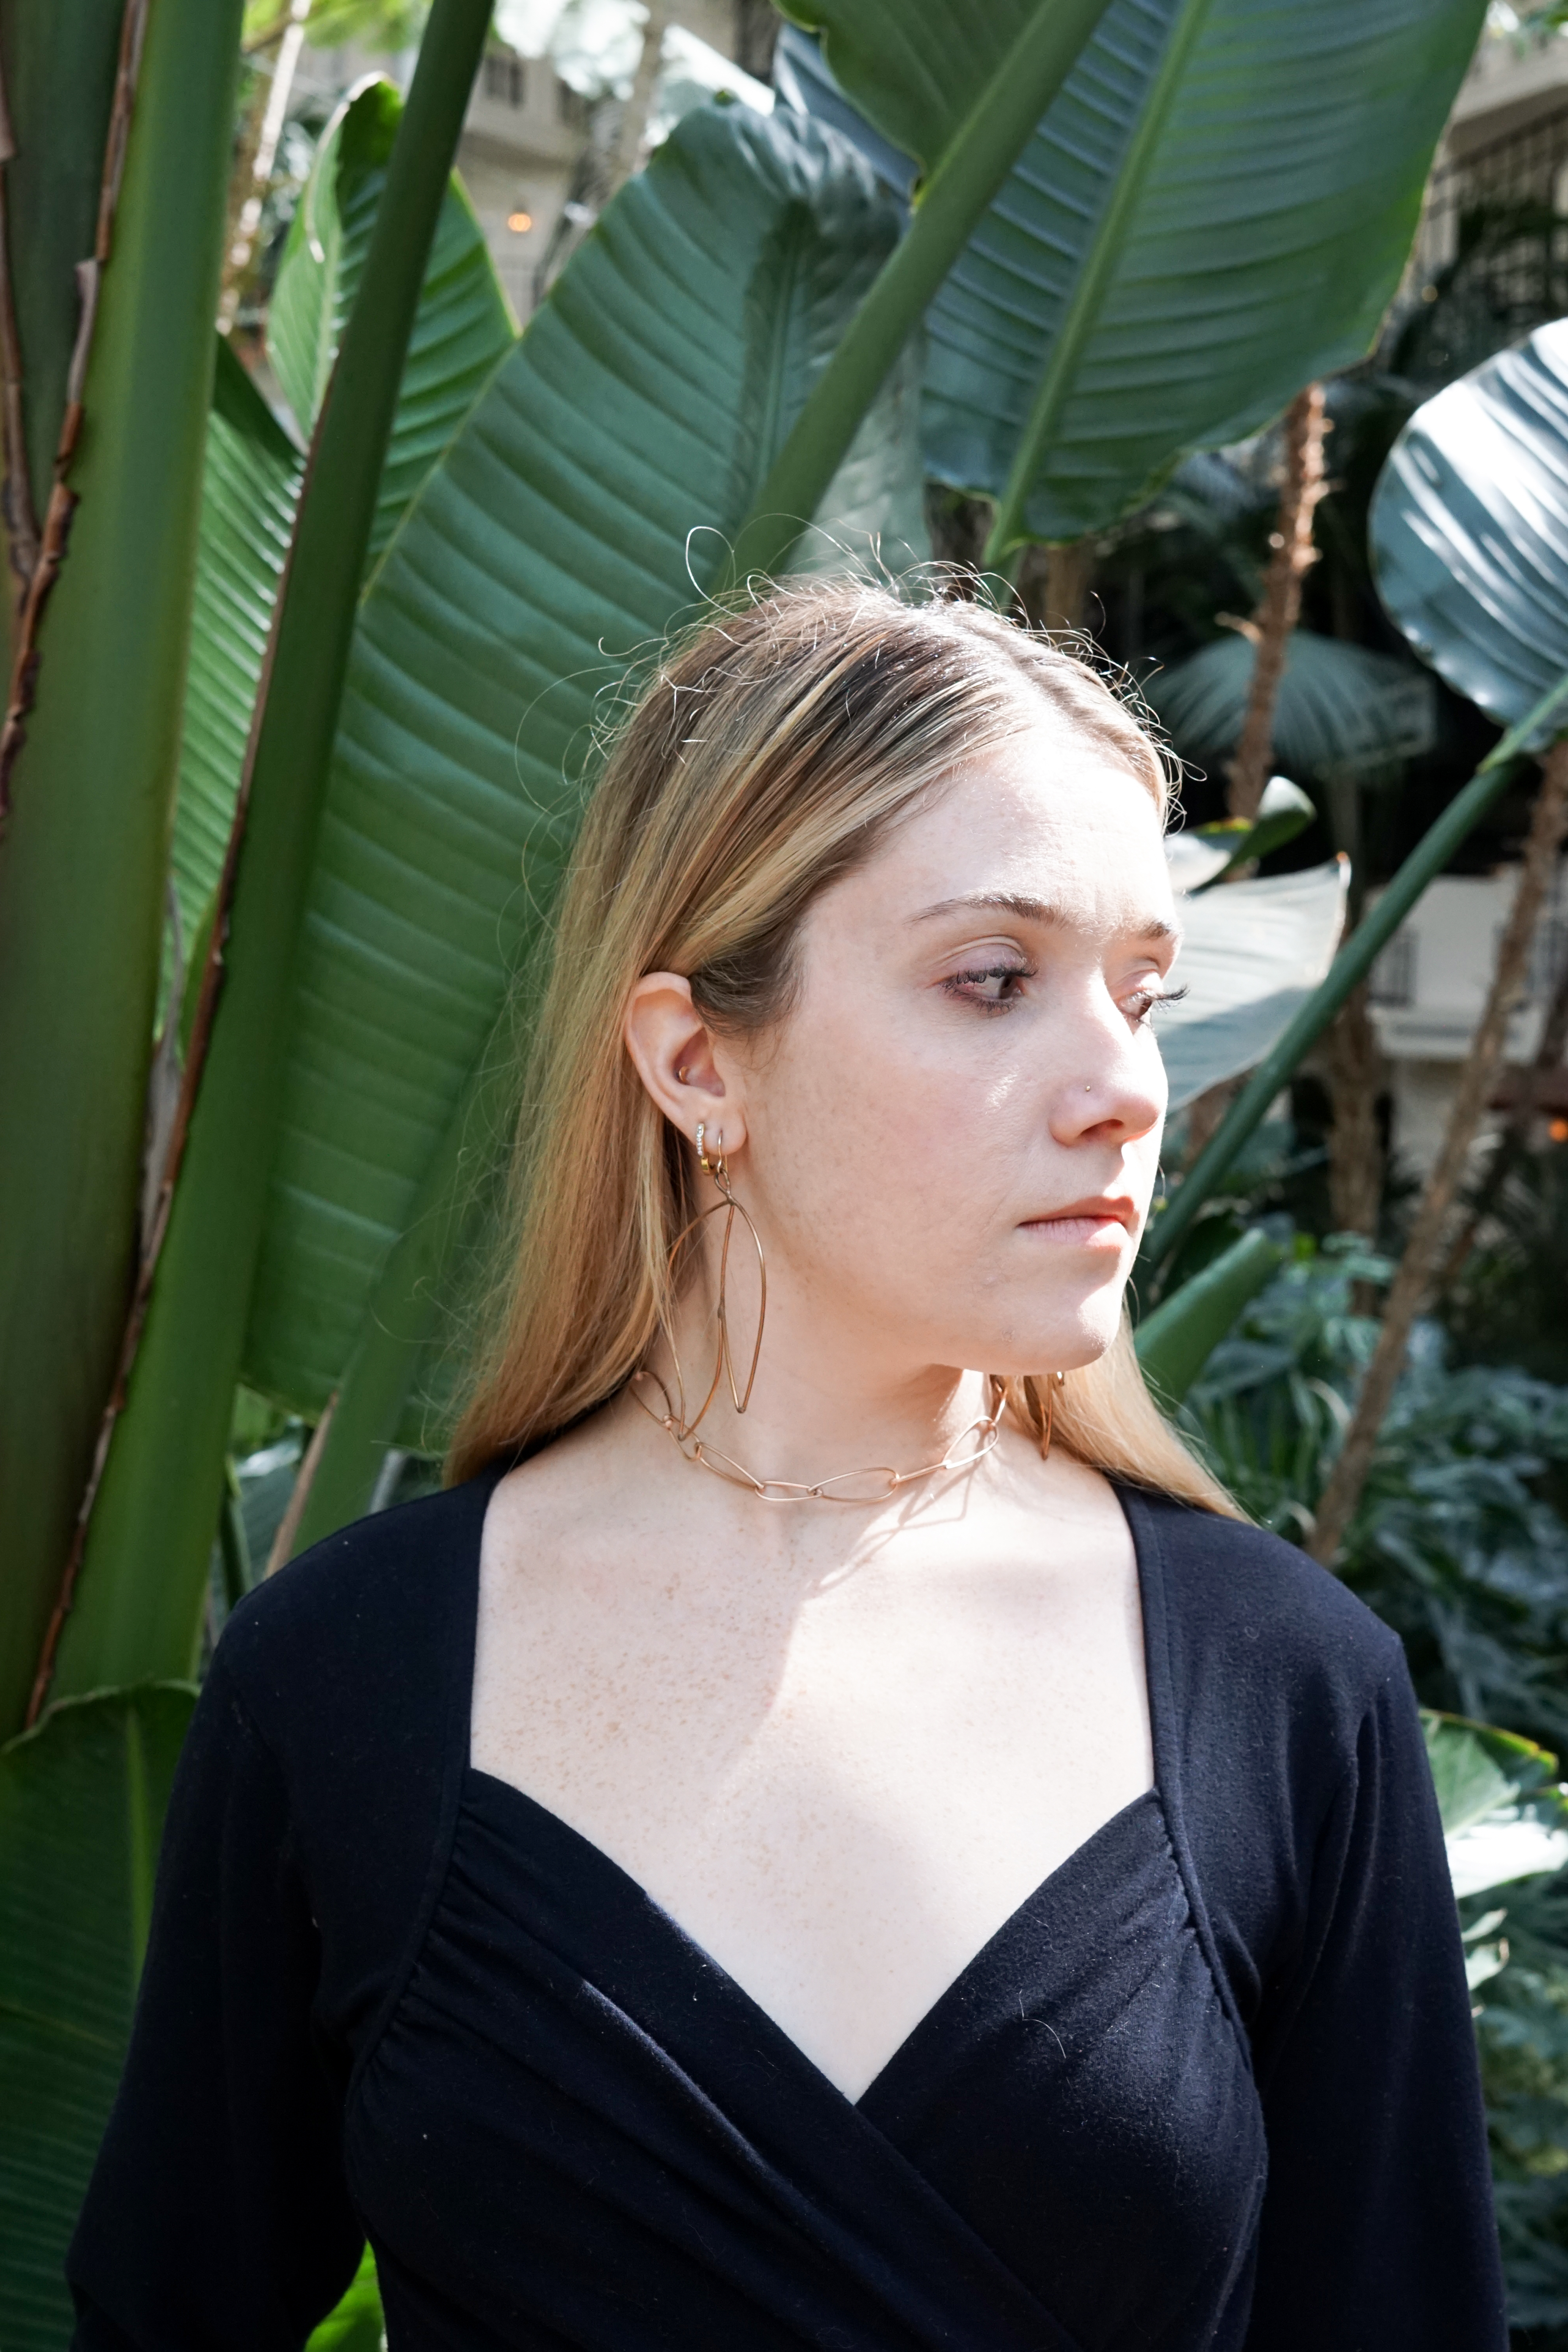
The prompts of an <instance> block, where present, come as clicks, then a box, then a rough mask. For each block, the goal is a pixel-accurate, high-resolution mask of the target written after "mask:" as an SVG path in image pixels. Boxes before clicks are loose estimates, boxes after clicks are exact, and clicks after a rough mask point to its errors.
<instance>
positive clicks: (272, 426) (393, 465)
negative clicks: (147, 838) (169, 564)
mask: <svg viewBox="0 0 1568 2352" xmlns="http://www.w3.org/2000/svg"><path fill="white" fill-rule="evenodd" d="M401 120H402V100H401V99H400V98H399V96H398V94H397V92H396V90H395V89H393V88H392V84H391V83H390V82H387V81H383V80H381V79H374V80H371V82H369V83H368V84H367V85H366V86H365V87H364V88H363V89H361V90H359V91H358V92H357V93H356V94H355V96H354V97H353V98H352V99H351V100H349V101H348V102H347V103H346V104H345V105H344V107H343V108H341V109H340V111H339V113H338V114H337V115H336V116H335V118H334V119H333V121H332V122H331V123H329V126H328V128H327V131H326V132H325V133H324V134H323V137H322V140H321V142H320V145H319V148H318V150H317V153H316V158H315V161H314V163H313V164H312V166H311V170H310V176H309V178H308V181H307V182H306V185H305V189H304V192H303V194H302V195H301V197H300V201H299V206H298V211H297V212H296V214H295V216H294V223H293V226H292V228H291V230H290V233H289V236H288V240H287V245H286V247H285V249H284V257H283V261H282V264H281V266H280V268H279V270H278V277H277V288H276V289H275V291H274V295H273V301H272V308H271V311H270V313H269V318H268V348H269V351H270V352H271V356H272V358H273V361H274V362H275V364H276V366H277V374H278V380H279V382H280V383H281V384H282V386H283V389H284V392H285V394H286V395H287V400H288V403H289V405H290V406H291V408H292V409H293V411H294V414H295V415H296V416H297V417H298V420H299V424H300V425H301V428H302V429H303V430H304V431H305V432H307V433H308V432H309V431H310V430H311V429H312V428H313V426H314V425H315V423H316V419H317V415H318V414H319V409H320V404H321V398H322V394H324V392H325V390H326V387H327V383H328V379H329V376H330V374H331V372H332V363H333V362H334V361H335V359H336V358H337V355H338V346H339V344H340V341H341V340H342V332H343V326H344V322H345V320H346V319H347V317H348V313H349V310H350V304H351V302H352V299H353V296H354V293H355V290H356V289H357V288H358V286H359V282H360V278H361V273H362V271H363V268H364V261H365V255H366V252H367V250H368V249H369V245H370V237H371V229H372V227H373V226H374V222H375V214H376V207H377V206H378V205H379V204H380V202H381V198H382V189H383V188H384V186H385V184H386V169H387V162H388V158H389V156H390V155H391V152H392V141H393V139H394V137H395V136H396V133H397V126H398V123H399V121H401ZM516 340H517V330H516V327H515V326H514V324H513V321H512V317H511V312H510V310H508V308H507V299H506V296H505V295H504V294H503V292H502V290H501V286H500V281H499V279H498V278H497V276H496V270H495V265H494V263H493V262H492V261H491V258H490V252H489V247H487V245H486V242H485V236H484V232H483V230H482V229H481V228H480V226H479V224H478V222H477V221H476V218H475V216H474V209H473V206H472V205H470V203H469V201H468V198H467V195H466V194H465V191H464V188H463V185H462V183H461V182H460V181H459V180H458V178H457V176H456V174H455V173H454V175H453V178H452V183H451V185H450V187H449V189H448V191H447V194H446V197H445V200H444V203H443V205H442V209H441V218H440V220H439V222H438V223H437V226H436V232H435V237H434V243H433V244H432V247H431V253H430V259H429V262H428V264H427V265H426V268H425V273H424V282H423V287H422V288H421V290H420V298H419V309H418V311H417V313H416V315H415V318H414V324H413V334H412V336H411V337H410V339H409V348H408V357H407V360H406V361H405V362H404V364H403V371H402V383H401V386H400V388H399V392H398V406H397V415H396V417H395V419H394V421H393V425H392V438H391V441H390V443H389V445H388V449H387V461H386V465H385V467H384V468H383V469H382V483H381V490H380V494H379V496H378V498H377V501H376V515H375V521H374V523H373V525H372V527H371V546H370V553H369V556H368V558H367V561H368V562H372V563H373V562H374V561H375V559H376V558H377V557H378V556H379V555H380V553H381V552H382V549H383V548H384V547H385V546H386V544H387V542H388V541H389V540H390V539H391V537H392V532H393V531H394V530H396V528H397V526H398V523H399V522H400V521H401V520H402V516H403V514H404V512H405V511H406V509H407V508H408V505H409V502H410V500H411V499H413V496H414V495H415V493H416V492H417V490H418V488H419V486H420V484H421V483H422V482H423V479H424V478H425V476H426V475H427V474H428V473H429V471H430V469H431V467H433V466H434V464H435V463H436V461H437V460H438V458H439V457H440V456H441V453H442V451H443V450H444V448H445V447H446V446H447V445H448V444H449V442H450V441H451V439H452V436H453V435H454V434H455V432H456V430H457V428H458V426H459V425H461V423H462V421H463V419H464V417H465V415H467V413H468V411H469V409H470V408H472V406H473V405H474V403H475V400H476V398H477V396H478V394H479V393H480V391H481V390H482V388H483V386H484V384H485V383H486V379H487V377H488V376H489V374H490V373H491V372H492V370H493V369H494V368H495V366H496V363H497V361H498V360H499V359H500V358H501V356H502V355H503V353H504V352H507V350H508V349H509V348H510V346H511V345H512V343H513V342H514V341H516ZM213 409H214V415H213V423H212V426H211V430H210V433H209V436H208V442H207V459H206V468H205V472H204V478H203V484H202V534H201V558H200V562H199V565H198V570H197V575H196V603H195V614H194V619H193V625H192V632H191V674H190V683H189V686H188V688H187V692H186V700H185V722H184V730H183V736H182V740H181V746H180V798H179V805H178V810H177V813H176V816H175V824H174V853H173V866H174V881H175V887H176V889H177V890H178V892H179V898H180V910H181V913H182V915H183V918H184V921H185V927H186V932H187V936H189V935H190V934H191V933H192V932H193V930H194V928H195V925H196V923H197V921H198V920H199V919H200V916H201V914H202V912H203V910H204V908H205V906H206V905H207V902H208V900H209V898H210V897H211V895H212V892H213V889H214V886H215V884H216V881H217V878H218V874H219V871H220V869H221V867H222V865H223V859H224V851H225V846H226V845H227V841H228V834H229V826H230V822H231V820H232V818H233V815H234V804H235V794H236V793H237V792H238V790H239V780H240V772H241V770H242V768H243V767H244V764H245V748H246V740H247V739H248V737H249V733H250V720H251V712H252V709H253V708H254V706H255V702H256V688H257V686H258V685H259V683H260V679H261V668H262V661H263V657H264V656H265V653H266V649H267V633H268V631H269V629H270V627H271V625H272V611H273V605H274V604H275V602H276V599H277V586H278V582H279V580H280V579H281V577H282V572H283V562H284V558H285V556H286V554H287V547H288V538H289V533H290V531H291V530H292V529H293V523H294V509H295V505H296V502H297V500H298V495H299V483H300V479H301V476H302V471H303V468H302V465H301V462H300V460H299V458H298V456H297V455H296V454H294V453H293V452H292V451H291V448H290V445H289V442H288V440H287V436H286V435H285V434H284V433H283V431H282V429H281V428H280V427H279V426H278V425H277V423H276V421H275V419H274V418H273V417H272V416H271V415H270V413H269V411H268V410H267V404H266V403H265V402H264V401H263V400H262V398H261V395H260V394H259V393H258V392H257V391H256V388H255V385H254V384H253V383H252V382H251V379H250V378H249V376H248V375H247V374H246V372H245V370H244V369H243V368H242V367H241V366H240V363H239V362H238V361H237V360H236V359H235V356H234V354H233V352H231V351H230V350H229V348H228V345H227V344H226V343H224V342H220V344H219V352H218V373H217V381H216V384H215V386H214V401H213Z"/></svg>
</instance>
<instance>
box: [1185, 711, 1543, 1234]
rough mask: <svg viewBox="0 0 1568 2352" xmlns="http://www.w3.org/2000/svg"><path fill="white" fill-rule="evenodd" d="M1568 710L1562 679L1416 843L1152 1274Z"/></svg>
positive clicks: (1211, 1167) (1202, 1183) (1266, 1071)
mask: <svg viewBox="0 0 1568 2352" xmlns="http://www.w3.org/2000/svg"><path fill="white" fill-rule="evenodd" d="M1564 704H1568V678H1563V679H1560V680H1559V682H1558V684H1557V685H1556V686H1554V687H1553V688H1552V690H1551V691H1550V693H1548V694H1545V695H1543V696H1542V698H1541V700H1540V701H1539V702H1538V703H1537V704H1536V706H1535V708H1534V709H1533V710H1531V711H1530V712H1529V713H1528V714H1527V716H1526V717H1525V718H1523V719H1521V720H1520V722H1519V724H1518V725H1517V726H1516V727H1511V728H1510V729H1509V730H1508V733H1507V734H1506V735H1505V736H1503V737H1502V739H1501V740H1500V742H1498V743H1497V744H1495V745H1494V746H1493V748H1492V750H1491V751H1490V752H1489V753H1488V755H1487V757H1486V758H1485V759H1484V760H1483V761H1481V764H1480V766H1479V768H1478V769H1477V770H1476V772H1475V774H1474V775H1473V776H1472V777H1471V778H1470V781H1469V783H1468V784H1467V785H1466V786H1465V788H1464V790H1463V791H1462V792H1461V793H1459V794H1458V797H1457V798H1456V799H1454V800H1453V801H1451V802H1450V803H1449V804H1448V807H1447V808H1446V809H1445V810H1444V812H1443V814H1442V815H1441V816H1440V817H1439V818H1438V819H1437V823H1436V824H1434V825H1432V826H1431V827H1430V828H1429V830H1428V831H1427V833H1425V834H1424V835H1422V837H1421V839H1420V840H1419V841H1418V842H1417V843H1416V846H1415V848H1414V849H1413V850H1412V851H1411V853H1410V855H1409V856H1408V857H1407V858H1406V860H1405V863H1404V865H1403V866H1401V867H1400V868H1399V871H1398V873H1397V874H1396V876H1395V877H1394V879H1393V881H1392V882H1391V883H1390V884H1389V886H1388V887H1387V889H1386V890H1385V892H1384V893H1383V896H1382V897H1381V898H1379V899H1378V901H1377V904H1376V906H1375V907H1374V908H1372V909H1371V911H1370V913H1368V914H1367V915H1366V916H1365V917H1364V919H1363V920H1362V922H1361V923H1360V925H1359V926H1358V928H1357V929H1355V930H1354V932H1353V933H1352V934H1351V936H1350V938H1349V939H1348V940H1346V941H1345V944H1344V945H1343V948H1341V950H1340V951H1339V953H1338V955H1337V956H1335V958H1334V960H1333V964H1332V965H1331V966H1330V968H1329V971H1328V973H1327V976H1326V977H1325V978H1324V979H1323V981H1322V982H1321V983H1320V985H1319V986H1318V987H1317V988H1316V989H1315V990H1314V991H1313V992H1312V995H1311V996H1310V997H1309V998H1308V999H1307V1001H1306V1003H1304V1004H1303V1005H1302V1007H1301V1011H1300V1012H1299V1013H1297V1015H1296V1017H1295V1019H1294V1020H1293V1021H1292V1022H1291V1025H1290V1027H1289V1028H1288V1029H1287V1030H1286V1032H1285V1034H1284V1035H1283V1036H1282V1037H1281V1039H1280V1042H1279V1044H1278V1045H1276V1046H1275V1047H1274V1049H1273V1051H1272V1052H1271V1053H1270V1055H1268V1056H1267V1058H1266V1059H1265V1060H1264V1061H1262V1062H1260V1064H1259V1066H1258V1067H1257V1069H1256V1070H1255V1071H1254V1072H1253V1074H1252V1076H1251V1077H1250V1078H1249V1080H1248V1081H1247V1084H1246V1086H1245V1087H1243V1088H1242V1089H1241V1092H1240V1093H1239V1095H1238V1096H1237V1097H1236V1100H1235V1101H1234V1102H1233V1103H1232V1104H1231V1106H1230V1108H1229V1109H1228V1111H1227V1113H1226V1115H1225V1117H1224V1118H1223V1119H1222V1120H1221V1122H1220V1124H1219V1126H1218V1128H1217V1129H1215V1132H1214V1134H1213V1135H1212V1136H1211V1137H1210V1138H1209V1139H1208V1142H1207V1144H1206V1145H1205V1147H1204V1149H1203V1150H1202V1151H1200V1152H1199V1154H1198V1156H1197V1160H1195V1161H1194V1162H1193V1165H1192V1167H1191V1168H1190V1169H1189V1170H1188V1171H1187V1173H1186V1175H1185V1176H1184V1177H1183V1178H1182V1181H1181V1183H1180V1185H1179V1187H1178V1188H1177V1190H1176V1192H1175V1193H1174V1195H1173V1196H1172V1198H1171V1200H1170V1202H1169V1204H1168V1205H1167V1206H1166V1208H1164V1209H1163V1210H1161V1212H1160V1213H1159V1215H1158V1216H1157V1217H1155V1220H1154V1222H1153V1223H1152V1224H1151V1225H1150V1227H1149V1230H1148V1233H1147V1234H1146V1235H1145V1240H1144V1247H1143V1253H1142V1259H1141V1265H1142V1267H1143V1269H1144V1270H1145V1272H1153V1271H1154V1270H1155V1268H1156V1267H1158V1266H1160V1265H1163V1264H1164V1263H1165V1261H1166V1259H1167V1258H1168V1257H1169V1256H1170V1255H1171V1253H1172V1252H1173V1250H1175V1248H1176V1244H1178V1243H1179V1242H1181V1241H1183V1240H1184V1239H1185V1238H1186V1234H1187V1233H1188V1232H1189V1231H1190V1230H1191V1227H1192V1225H1193V1223H1194V1222H1195V1220H1196V1219H1197V1213H1198V1211H1199V1210H1200V1209H1201V1208H1202V1207H1203V1204H1204V1202H1206V1201H1207V1199H1208V1197H1209V1195H1210V1194H1211V1193H1212V1192H1213V1191H1214V1190H1215V1187H1216V1186H1217V1185H1218V1182H1219V1181H1220V1179H1221V1177H1223V1176H1224V1174H1225V1172H1226V1171H1227V1170H1228V1168H1229V1166H1230V1163H1231V1161H1232V1160H1234V1159H1235V1158H1236V1155H1237V1153H1238V1152H1239V1150H1240V1149H1241V1147H1242V1145H1243V1144H1244V1143H1245V1142H1246V1140H1247V1139H1248V1137H1249V1135H1250V1134H1251V1133H1252V1130H1253V1129H1254V1128H1255V1127H1257V1125H1258V1124H1259V1122H1260V1119H1261V1118H1263V1117H1264V1114H1265V1113H1266V1112H1267V1110H1268V1108H1269V1106H1270V1103H1271V1102H1272V1101H1273V1099H1274V1097H1275V1096H1276V1095H1277V1094H1278V1093H1279V1091H1280V1089H1281V1087H1282V1086H1283V1085H1284V1083H1285V1081H1286V1079H1287V1078H1289V1077H1290V1076H1291V1072H1292V1071H1293V1070H1294V1069H1295V1067H1296V1066H1297V1064H1298V1063H1299V1062H1300V1061H1301V1057H1302V1055H1304V1054H1305V1053H1307V1052H1308V1050H1309V1049H1310V1048H1311V1047H1312V1045H1315V1044H1316V1042H1317V1040H1318V1038H1319V1037H1320V1036H1321V1035H1322V1033H1323V1031H1324V1030H1325V1029H1326V1028H1327V1026H1328V1024H1329V1023H1330V1022H1331V1021H1332V1020H1333V1016H1334V1014H1335V1013H1337V1012H1338V1011H1339V1008H1340V1006H1341V1005H1342V1004H1343V1003H1344V1001H1345V999H1346V997H1347V996H1349V994H1350V992H1351V991H1352V989H1353V988H1354V987H1355V986H1356V984H1357V983H1358V982H1360V981H1362V980H1364V978H1365V977H1366V974H1367V973H1368V972H1369V971H1371V969H1372V966H1373V964H1374V963H1375V961H1376V959H1377V957H1378V956H1379V955H1380V954H1381V953H1382V951H1383V950H1384V948H1385V947H1386V945H1387V944H1388V941H1389V940H1391V939H1392V938H1393V936H1394V934H1395V932H1396V930H1397V929H1399V926H1400V924H1401V923H1402V922H1403V921H1404V920H1405V918H1406V915H1407V914H1408V913H1409V912H1410V909H1411V908H1412V907H1413V906H1414V905H1415V904H1416V899H1417V898H1420V896H1421V894H1422V892H1423V891H1424V890H1425V889H1426V887H1427V884H1428V882H1430V881H1432V880H1434V879H1435V877H1437V875H1439V874H1440V873H1441V872H1442V870H1443V868H1444V866H1447V864H1448V860H1449V858H1450V857H1452V856H1453V855H1454V853H1455V851H1456V850H1457V849H1458V846H1459V845H1460V843H1461V842H1462V841H1464V840H1465V838H1466V837H1467V835H1469V834H1470V833H1472V832H1473V831H1474V829H1475V827H1476V826H1477V825H1478V824H1479V823H1480V820H1481V818H1482V817H1483V816H1484V815H1485V814H1486V813H1487V811H1488V809H1489V808H1490V806H1491V804H1492V803H1493V802H1494V801H1495V800H1496V799H1497V797H1498V794H1499V793H1500V792H1501V791H1502V789H1503V786H1504V785H1505V784H1506V783H1507V782H1508V779H1509V775H1510V773H1511V771H1512V768H1513V765H1514V762H1515V761H1517V760H1518V759H1519V758H1520V756H1521V753H1522V752H1523V751H1524V750H1525V748H1526V746H1527V745H1529V744H1530V743H1531V742H1532V741H1533V740H1535V739H1536V738H1538V737H1539V736H1540V735H1541V734H1542V731H1543V730H1545V729H1546V728H1547V724H1548V722H1549V721H1550V720H1551V719H1552V717H1553V715H1554V714H1555V713H1556V712H1557V711H1558V710H1559V709H1561V708H1562V707H1563V705H1564Z"/></svg>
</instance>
